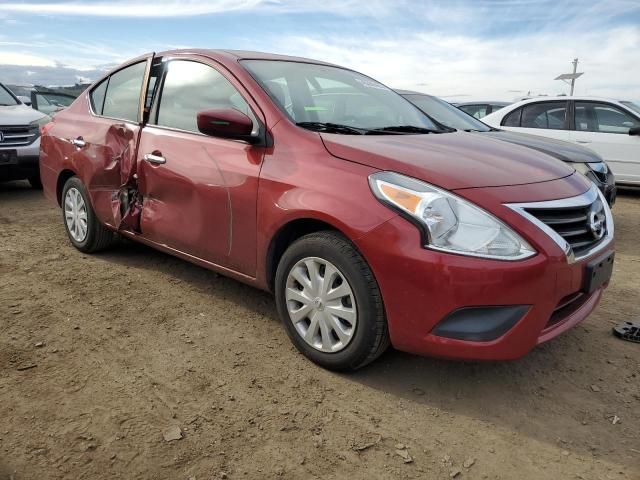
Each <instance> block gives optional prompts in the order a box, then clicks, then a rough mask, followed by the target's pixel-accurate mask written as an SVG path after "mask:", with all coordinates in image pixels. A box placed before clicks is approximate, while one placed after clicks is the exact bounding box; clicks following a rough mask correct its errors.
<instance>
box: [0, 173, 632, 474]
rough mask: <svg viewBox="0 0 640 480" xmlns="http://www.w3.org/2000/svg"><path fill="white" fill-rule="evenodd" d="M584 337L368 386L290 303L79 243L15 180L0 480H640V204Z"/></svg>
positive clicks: (8, 209)
mask: <svg viewBox="0 0 640 480" xmlns="http://www.w3.org/2000/svg"><path fill="white" fill-rule="evenodd" d="M614 214H615V217H616V222H617V223H616V228H617V232H616V236H617V256H616V266H615V271H614V277H613V280H612V283H611V285H610V288H609V289H608V291H607V292H606V294H605V296H604V299H603V301H602V303H601V304H600V306H599V308H598V309H597V310H596V312H595V313H594V314H593V315H591V317H589V318H588V319H587V320H586V321H585V322H584V323H583V324H582V325H580V326H578V327H577V328H575V329H573V330H571V331H570V332H567V333H566V334H564V335H562V336H561V337H559V338H557V339H555V340H554V341H552V342H550V343H548V344H546V345H543V346H541V347H539V348H537V349H536V350H535V351H533V352H532V353H530V354H529V355H528V356H527V357H525V358H524V359H522V360H519V361H515V362H510V363H456V362H447V361H441V360H434V359H429V358H420V357H416V356H412V355H408V354H404V353H400V352H396V351H392V350H390V351H389V352H387V353H386V354H385V355H384V356H382V357H381V358H380V359H379V360H378V361H376V362H374V363H373V364H372V365H370V366H369V367H367V368H365V369H363V370H361V371H359V372H357V373H355V374H350V375H341V374H334V373H330V372H327V371H324V370H322V369H320V368H318V367H316V366H314V365H313V364H311V363H309V362H308V361H306V360H305V359H304V358H303V357H302V356H301V355H300V354H298V353H297V352H296V351H295V350H294V348H293V347H292V346H291V344H290V343H289V341H288V339H287V337H286V334H285V332H284V331H283V329H282V328H281V326H280V324H279V321H278V319H277V317H276V312H275V306H274V303H273V300H272V298H271V297H270V296H269V295H268V294H266V293H263V292H260V291H257V290H254V289H253V288H250V287H247V286H245V285H242V284H240V283H238V282H236V281H233V280H230V279H227V278H224V277H222V276H219V275H217V274H215V273H212V272H209V271H207V270H204V269H202V268H199V267H196V266H193V265H190V264H188V263H185V262H183V261H181V260H178V259H175V258H172V257H170V256H167V255H165V254H162V253H158V252H156V251H154V250H152V249H149V248H146V247H143V246H140V245H135V244H132V243H126V242H122V243H121V244H119V245H118V246H116V247H115V248H113V249H111V250H110V251H108V252H105V253H102V254H99V255H94V256H89V255H83V254H81V253H80V252H78V251H76V250H75V249H73V248H72V247H71V245H70V244H69V242H68V240H67V239H66V236H65V233H64V230H63V226H62V218H61V213H60V211H59V210H58V209H57V208H55V207H53V206H52V205H50V204H48V203H46V202H45V200H44V199H43V197H42V194H41V192H37V191H33V190H30V189H29V188H28V187H27V185H26V183H24V184H23V183H21V182H16V183H11V184H0V419H1V420H0V479H1V480H5V479H7V478H11V479H15V480H21V479H39V480H40V479H62V478H65V479H67V478H68V479H82V478H86V479H92V480H99V479H106V478H119V479H138V478H140V479H147V478H149V479H165V478H166V479H185V480H188V479H190V480H193V479H197V480H203V479H219V478H229V479H239V478H260V479H261V478H291V479H299V478H322V479H330V478H349V479H350V480H353V479H388V478H429V479H431V478H434V479H440V478H442V479H448V478H463V479H464V478H473V479H475V478H487V479H515V478H517V479H525V480H527V479H540V478H549V479H573V478H576V479H585V480H588V479H633V480H637V479H640V344H633V343H629V342H624V341H621V340H618V339H616V338H614V337H613V336H612V334H611V327H612V326H613V325H614V324H615V323H617V322H619V321H621V320H625V319H633V318H635V319H640V302H639V301H638V299H639V298H640V280H639V277H640V240H639V238H638V232H639V231H640V194H638V193H633V192H626V193H623V194H622V195H621V196H620V197H619V200H618V203H617V205H616V206H615V209H614Z"/></svg>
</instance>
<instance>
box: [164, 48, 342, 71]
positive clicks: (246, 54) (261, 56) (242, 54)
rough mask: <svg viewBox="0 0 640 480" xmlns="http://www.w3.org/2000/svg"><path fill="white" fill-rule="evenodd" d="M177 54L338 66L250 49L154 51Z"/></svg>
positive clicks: (228, 59) (166, 54) (217, 58)
mask: <svg viewBox="0 0 640 480" xmlns="http://www.w3.org/2000/svg"><path fill="white" fill-rule="evenodd" d="M178 54H181V55H184V54H193V55H202V56H204V57H208V58H211V59H213V60H218V61H221V62H224V61H238V60H279V61H287V62H301V63H314V64H317V65H328V66H332V67H338V66H339V65H335V64H332V63H328V62H322V61H320V60H313V59H311V58H304V57H294V56H290V55H279V54H277V53H266V52H257V51H250V50H216V49H206V48H189V49H177V50H166V51H164V52H158V53H156V56H158V57H160V56H162V57H164V56H171V55H178ZM340 68H344V67H340Z"/></svg>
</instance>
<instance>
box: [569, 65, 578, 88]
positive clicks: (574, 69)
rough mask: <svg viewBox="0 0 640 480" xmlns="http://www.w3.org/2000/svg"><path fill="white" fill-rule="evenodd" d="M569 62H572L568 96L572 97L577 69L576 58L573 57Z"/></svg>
mask: <svg viewBox="0 0 640 480" xmlns="http://www.w3.org/2000/svg"><path fill="white" fill-rule="evenodd" d="M571 63H573V78H572V79H571V93H569V96H571V97H573V87H575V85H576V72H577V71H578V59H577V58H574V59H573V62H571Z"/></svg>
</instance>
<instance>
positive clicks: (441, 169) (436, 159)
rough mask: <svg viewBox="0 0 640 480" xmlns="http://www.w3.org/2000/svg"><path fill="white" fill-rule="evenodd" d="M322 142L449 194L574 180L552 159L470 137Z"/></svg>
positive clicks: (333, 137) (339, 153) (332, 138)
mask: <svg viewBox="0 0 640 480" xmlns="http://www.w3.org/2000/svg"><path fill="white" fill-rule="evenodd" d="M320 136H321V137H322V140H323V141H324V144H325V147H326V148H327V150H328V151H329V153H331V154H332V155H334V156H335V157H339V158H342V159H345V160H350V161H353V162H357V163H361V164H363V165H368V166H371V167H374V168H378V169H380V170H390V171H394V172H398V173H402V174H404V175H408V176H411V177H414V178H418V179H420V180H423V181H425V182H429V183H431V184H433V185H436V186H439V187H442V188H445V189H447V190H455V189H460V188H474V187H499V186H505V185H524V184H528V183H538V182H548V181H550V180H556V179H558V178H563V177H566V176H569V175H571V174H573V168H571V167H568V166H567V165H566V164H564V163H562V162H559V161H558V160H556V159H555V158H552V157H550V156H549V155H546V154H543V153H540V152H537V151H535V150H532V149H531V148H525V147H521V146H519V145H514V144H511V143H507V142H502V141H498V140H495V139H493V138H490V137H485V136H484V135H476V134H472V133H466V132H455V133H441V134H427V135H337V134H328V133H322V134H320Z"/></svg>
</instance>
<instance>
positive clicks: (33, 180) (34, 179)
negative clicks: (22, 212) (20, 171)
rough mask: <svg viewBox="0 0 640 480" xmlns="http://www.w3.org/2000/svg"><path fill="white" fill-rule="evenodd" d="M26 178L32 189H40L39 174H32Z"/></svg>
mask: <svg viewBox="0 0 640 480" xmlns="http://www.w3.org/2000/svg"><path fill="white" fill-rule="evenodd" d="M27 180H28V181H29V185H31V188H33V189H34V190H42V181H41V180H40V175H38V174H36V175H32V176H30V177H29V178H28V179H27Z"/></svg>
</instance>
